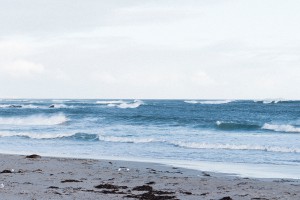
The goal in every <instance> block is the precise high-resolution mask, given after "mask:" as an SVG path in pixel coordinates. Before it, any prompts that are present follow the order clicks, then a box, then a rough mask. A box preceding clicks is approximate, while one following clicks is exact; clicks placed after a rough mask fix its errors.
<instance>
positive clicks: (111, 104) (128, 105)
mask: <svg viewBox="0 0 300 200" xmlns="http://www.w3.org/2000/svg"><path fill="white" fill-rule="evenodd" d="M96 103H97V104H104V105H107V106H108V107H117V108H138V107H139V106H141V105H143V104H144V102H143V101H141V100H134V101H133V102H127V101H123V100H118V101H97V102H96Z"/></svg>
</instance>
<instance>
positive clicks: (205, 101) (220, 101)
mask: <svg viewBox="0 0 300 200" xmlns="http://www.w3.org/2000/svg"><path fill="white" fill-rule="evenodd" d="M184 102H185V103H190V104H226V103H230V102H233V100H203V101H196V100H190V101H184Z"/></svg>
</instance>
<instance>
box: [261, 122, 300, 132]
mask: <svg viewBox="0 0 300 200" xmlns="http://www.w3.org/2000/svg"><path fill="white" fill-rule="evenodd" d="M262 129H266V130H272V131H276V132H287V133H300V127H295V126H292V125H289V124H283V125H279V124H268V123H265V124H264V125H263V127H262Z"/></svg>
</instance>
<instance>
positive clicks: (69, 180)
mask: <svg viewBox="0 0 300 200" xmlns="http://www.w3.org/2000/svg"><path fill="white" fill-rule="evenodd" d="M77 182H82V181H79V180H75V179H66V180H64V181H61V183H77Z"/></svg>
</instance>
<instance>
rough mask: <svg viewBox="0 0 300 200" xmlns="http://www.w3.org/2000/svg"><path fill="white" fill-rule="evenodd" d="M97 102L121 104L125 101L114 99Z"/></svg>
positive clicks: (98, 102)
mask: <svg viewBox="0 0 300 200" xmlns="http://www.w3.org/2000/svg"><path fill="white" fill-rule="evenodd" d="M96 103H97V104H106V105H108V104H121V103H125V101H122V100H112V101H96Z"/></svg>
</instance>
